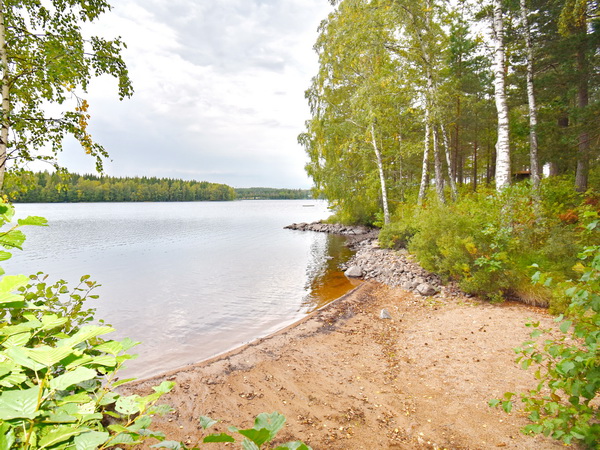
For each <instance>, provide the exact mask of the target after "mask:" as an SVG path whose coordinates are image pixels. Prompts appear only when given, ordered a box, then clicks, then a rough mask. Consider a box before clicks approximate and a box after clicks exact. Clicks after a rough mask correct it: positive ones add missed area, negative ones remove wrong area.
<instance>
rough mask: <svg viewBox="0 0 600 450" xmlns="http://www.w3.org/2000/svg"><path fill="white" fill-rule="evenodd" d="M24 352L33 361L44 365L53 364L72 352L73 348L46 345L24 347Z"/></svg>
mask: <svg viewBox="0 0 600 450" xmlns="http://www.w3.org/2000/svg"><path fill="white" fill-rule="evenodd" d="M24 350H25V354H26V355H27V356H28V357H29V358H31V359H33V360H34V361H36V362H38V363H40V364H43V365H44V366H46V367H50V366H53V365H55V364H57V363H58V362H60V361H62V360H63V359H65V358H66V357H67V356H70V355H72V354H73V350H72V349H71V348H68V347H50V346H47V345H44V346H40V347H36V348H26V349H24Z"/></svg>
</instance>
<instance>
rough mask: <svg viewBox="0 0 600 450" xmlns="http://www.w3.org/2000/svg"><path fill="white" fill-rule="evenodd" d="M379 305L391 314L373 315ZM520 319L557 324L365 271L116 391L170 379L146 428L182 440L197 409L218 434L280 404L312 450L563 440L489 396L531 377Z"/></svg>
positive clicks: (525, 309)
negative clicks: (326, 297) (267, 330)
mask: <svg viewBox="0 0 600 450" xmlns="http://www.w3.org/2000/svg"><path fill="white" fill-rule="evenodd" d="M384 308H385V309H386V310H387V311H389V313H390V315H391V317H392V318H391V319H381V318H380V317H381V315H380V314H381V310H382V309H384ZM528 318H530V319H531V318H533V319H535V320H540V321H541V322H542V323H543V324H544V325H546V326H549V327H551V326H554V323H553V321H552V317H551V316H549V315H548V314H547V313H546V312H545V311H544V310H542V309H540V308H534V307H530V306H527V305H522V304H517V303H514V302H506V303H504V304H501V305H492V304H489V303H483V302H480V301H479V300H477V299H473V298H467V297H464V296H462V295H460V293H456V292H453V291H452V290H450V289H446V288H444V287H442V288H441V289H440V291H439V292H438V293H436V294H435V295H433V296H430V297H426V296H422V295H420V294H418V293H416V292H409V291H406V290H404V289H401V288H395V287H390V286H385V285H382V284H380V283H377V282H373V281H367V282H364V283H362V284H361V285H360V286H359V287H357V288H355V289H354V290H352V291H351V292H349V293H347V294H346V295H344V296H343V297H340V298H339V299H337V300H335V301H333V302H331V303H329V304H328V305H325V306H324V307H322V308H320V309H319V310H317V311H315V312H313V313H311V314H310V315H308V316H307V317H304V318H302V319H301V320H300V321H298V322H295V323H294V324H291V325H289V326H287V327H286V328H284V329H282V330H279V331H278V332H275V333H273V334H271V335H269V336H267V337H264V338H260V339H257V340H255V341H252V342H249V343H247V344H245V345H243V346H241V347H238V348H236V349H234V350H232V351H229V352H226V353H225V354H222V355H219V356H216V357H213V358H211V359H209V360H206V361H202V362H199V363H197V364H193V365H189V366H185V367H183V368H181V369H179V370H172V371H169V372H166V373H163V374H161V375H157V376H154V377H149V378H146V379H144V380H138V381H135V382H133V383H131V384H128V385H127V386H124V389H125V390H126V391H128V392H130V393H133V392H137V393H140V394H147V393H149V392H151V387H152V386H154V385H156V384H158V383H160V382H161V381H163V380H167V379H168V380H172V381H175V382H176V387H175V388H174V389H173V391H172V392H171V393H169V394H167V395H166V396H164V397H163V398H162V399H161V403H166V404H169V405H171V406H173V407H174V408H175V412H174V413H172V414H169V415H168V416H166V417H162V418H160V417H156V418H155V419H154V422H155V423H154V424H153V429H157V430H161V431H163V432H165V434H166V435H167V438H168V439H178V440H181V441H183V442H185V443H187V444H188V445H195V444H196V442H197V441H198V440H199V439H200V440H201V438H202V437H203V436H205V435H206V434H207V433H206V432H204V431H202V430H201V427H200V426H199V423H198V417H199V416H200V415H207V416H210V417H212V418H215V419H220V420H221V421H222V422H220V423H219V424H218V425H217V426H216V427H214V428H213V429H211V430H210V431H211V432H217V433H218V432H221V431H226V429H227V426H230V425H234V426H238V427H245V426H251V424H252V422H253V418H254V417H255V416H256V415H257V414H259V413H261V412H272V411H278V412H280V413H282V414H284V415H285V416H286V418H287V423H286V426H285V427H284V429H283V430H282V431H281V432H280V436H279V438H278V439H277V441H276V443H277V444H279V443H283V442H286V441H289V440H296V439H298V440H302V441H304V442H305V443H307V444H308V445H311V446H312V447H313V448H314V449H340V450H341V449H361V448H364V449H379V448H382V449H384V448H399V449H413V448H457V449H459V448H461V449H462V448H468V449H471V448H482V449H484V448H490V447H506V448H514V449H529V448H543V449H546V448H564V445H562V444H560V443H558V442H555V441H553V440H551V439H547V438H544V437H543V436H536V437H529V436H524V435H522V434H520V433H519V429H520V428H521V427H523V426H524V425H526V424H527V419H526V418H525V417H524V416H523V415H522V414H519V413H518V412H513V413H512V414H510V415H507V414H505V413H503V412H501V411H499V410H495V409H491V408H489V407H488V406H487V401H488V400H490V399H492V398H496V397H499V396H501V395H502V394H503V393H504V392H506V391H512V392H522V391H525V390H527V389H528V388H529V387H532V386H533V385H534V384H535V381H536V380H535V378H534V377H533V372H532V371H530V372H526V371H522V370H520V369H519V368H518V367H517V366H516V365H515V364H514V352H513V351H512V348H514V347H516V346H518V345H520V344H521V342H523V341H524V340H526V339H527V338H528V330H527V329H526V327H525V326H524V323H525V321H526V320H527V319H528ZM506 330H510V332H509V333H507V332H506ZM234 447H235V446H234ZM214 448H231V447H228V446H226V445H223V446H221V447H219V446H217V447H214Z"/></svg>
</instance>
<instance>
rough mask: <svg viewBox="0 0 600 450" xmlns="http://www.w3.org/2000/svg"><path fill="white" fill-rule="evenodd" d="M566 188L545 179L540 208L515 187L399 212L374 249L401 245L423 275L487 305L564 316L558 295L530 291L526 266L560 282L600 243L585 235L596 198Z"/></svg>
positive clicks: (593, 234) (593, 233) (522, 187)
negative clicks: (544, 309)
mask: <svg viewBox="0 0 600 450" xmlns="http://www.w3.org/2000/svg"><path fill="white" fill-rule="evenodd" d="M567 183H568V182H567V181H564V182H561V181H558V182H557V181H556V180H544V182H543V183H542V197H541V202H540V203H539V204H538V203H536V201H535V198H534V196H533V194H532V192H531V190H530V188H529V186H528V185H527V184H525V183H521V184H517V185H515V186H512V187H510V188H509V189H505V190H504V191H503V192H502V193H496V192H494V191H492V190H487V189H481V190H479V191H478V192H475V193H464V194H463V195H462V196H461V198H460V200H459V201H457V202H455V203H453V204H450V205H443V204H439V203H435V202H432V203H430V204H427V205H425V206H424V207H423V208H418V207H414V206H402V207H399V208H398V209H397V212H396V214H395V216H394V220H393V221H392V223H391V224H389V225H388V226H385V227H384V228H383V229H382V231H381V233H380V242H381V244H382V245H384V246H387V247H394V246H398V245H399V246H407V247H408V249H409V250H410V251H411V252H412V253H414V254H415V256H416V257H417V259H418V260H419V262H420V263H421V264H422V265H423V267H424V268H426V269H427V270H430V271H433V272H436V273H438V274H440V275H441V276H442V277H444V278H446V279H452V280H456V281H458V282H459V284H460V286H461V288H462V289H463V290H465V291H466V292H468V293H473V294H478V295H481V296H483V297H487V298H489V299H492V300H500V299H502V298H503V297H505V296H506V295H516V296H519V297H520V298H521V299H523V300H524V301H526V302H528V303H531V304H537V305H545V306H547V305H548V303H550V307H551V310H552V311H556V312H562V311H564V309H565V307H566V304H565V301H564V296H562V295H554V294H553V292H552V289H551V288H549V287H543V286H536V287H532V286H531V283H530V282H529V278H530V267H531V265H532V264H534V263H536V264H538V265H539V267H541V268H542V269H543V270H544V271H545V272H547V273H550V274H552V276H553V277H554V279H555V280H558V281H560V280H566V279H569V278H572V277H573V276H574V272H573V270H572V268H573V266H574V264H575V263H576V262H577V260H576V255H577V253H578V252H579V251H581V250H582V248H583V247H584V246H586V245H596V244H598V243H599V242H600V233H598V230H588V229H587V228H586V225H587V224H589V223H590V221H592V220H594V217H597V214H598V212H597V210H598V201H597V197H596V196H595V194H593V193H592V192H589V193H587V194H586V195H582V194H576V193H574V190H573V188H572V186H570V183H569V184H567Z"/></svg>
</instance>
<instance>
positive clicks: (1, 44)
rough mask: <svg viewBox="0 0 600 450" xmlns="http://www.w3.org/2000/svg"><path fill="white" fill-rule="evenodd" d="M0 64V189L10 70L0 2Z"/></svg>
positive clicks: (6, 140)
mask: <svg viewBox="0 0 600 450" xmlns="http://www.w3.org/2000/svg"><path fill="white" fill-rule="evenodd" d="M0 65H1V69H2V89H1V92H0V95H1V96H2V110H1V111H0V191H1V190H2V186H3V185H4V174H5V172H6V160H7V148H8V130H9V126H10V122H9V117H8V116H9V114H10V72H9V67H8V52H7V49H6V26H5V23H4V5H3V2H2V3H0Z"/></svg>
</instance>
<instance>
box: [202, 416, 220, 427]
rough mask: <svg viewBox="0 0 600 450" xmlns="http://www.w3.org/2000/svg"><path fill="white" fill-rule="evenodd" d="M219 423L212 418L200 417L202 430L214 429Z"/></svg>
mask: <svg viewBox="0 0 600 450" xmlns="http://www.w3.org/2000/svg"><path fill="white" fill-rule="evenodd" d="M217 422H218V420H213V419H211V418H210V417H206V416H200V426H202V428H203V429H205V430H206V429H207V428H210V427H212V426H213V425H214V424H216V423H217Z"/></svg>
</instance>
